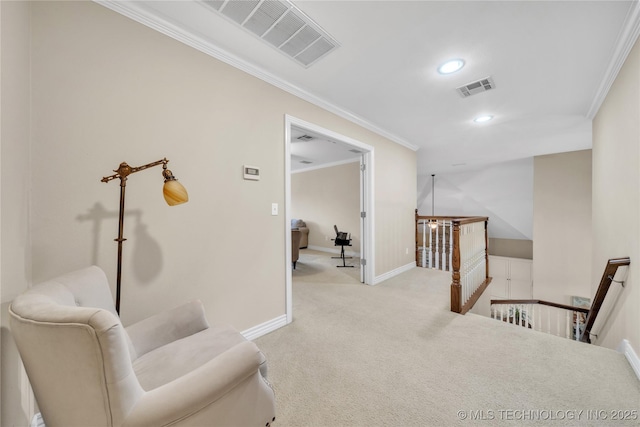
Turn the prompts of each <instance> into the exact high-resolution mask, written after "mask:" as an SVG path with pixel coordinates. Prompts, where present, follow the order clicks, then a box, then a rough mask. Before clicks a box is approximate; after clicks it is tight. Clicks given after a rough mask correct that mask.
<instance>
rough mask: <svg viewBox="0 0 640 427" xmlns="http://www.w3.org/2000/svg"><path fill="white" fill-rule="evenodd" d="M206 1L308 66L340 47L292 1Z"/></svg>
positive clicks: (213, 7) (217, 10)
mask: <svg viewBox="0 0 640 427" xmlns="http://www.w3.org/2000/svg"><path fill="white" fill-rule="evenodd" d="M204 4H206V5H207V6H209V7H211V8H212V9H214V10H215V11H216V12H218V13H219V14H221V15H222V16H224V17H225V18H227V19H230V20H231V21H233V22H235V23H236V24H238V25H240V26H241V27H242V28H244V29H245V30H247V31H249V32H251V33H252V34H254V35H256V36H258V37H260V38H261V39H262V40H264V41H266V42H267V43H269V44H270V45H272V46H273V47H275V48H276V49H278V50H279V51H280V52H282V53H284V54H285V55H287V56H288V57H290V58H292V59H294V60H295V61H296V62H297V63H298V64H300V65H302V66H304V67H309V66H311V65H312V64H313V63H315V62H316V61H318V60H319V59H320V58H322V57H323V56H325V55H326V54H328V53H329V52H331V51H332V50H334V49H335V48H337V47H339V44H338V42H337V41H336V40H334V39H333V37H331V36H330V35H329V34H328V33H327V32H326V31H324V30H323V29H322V28H320V26H319V25H318V24H316V23H315V22H313V21H312V20H311V18H309V17H308V16H307V15H305V14H304V12H302V11H301V10H300V9H298V8H297V7H296V6H294V5H293V4H292V3H291V2H289V1H288V0H284V1H281V0H219V1H217V0H204Z"/></svg>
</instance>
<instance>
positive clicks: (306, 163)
mask: <svg viewBox="0 0 640 427" xmlns="http://www.w3.org/2000/svg"><path fill="white" fill-rule="evenodd" d="M300 163H302V164H304V165H310V164H311V163H313V162H310V161H309V160H300Z"/></svg>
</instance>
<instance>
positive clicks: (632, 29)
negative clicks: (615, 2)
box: [587, 0, 640, 120]
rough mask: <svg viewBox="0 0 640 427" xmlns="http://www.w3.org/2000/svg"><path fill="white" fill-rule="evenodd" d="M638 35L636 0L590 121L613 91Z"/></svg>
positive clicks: (639, 6)
mask: <svg viewBox="0 0 640 427" xmlns="http://www.w3.org/2000/svg"><path fill="white" fill-rule="evenodd" d="M638 35H640V2H638V1H637V0H636V1H634V2H633V3H632V4H631V6H629V11H628V12H627V16H626V18H625V21H624V24H623V25H622V29H621V30H620V33H618V39H617V40H616V45H615V49H614V51H613V55H612V57H611V60H610V62H609V66H608V67H607V71H606V72H605V74H604V76H603V77H602V82H601V83H600V87H598V90H597V91H596V93H595V96H594V98H593V101H592V102H591V106H590V107H589V110H588V111H587V118H588V119H589V120H593V119H594V117H595V116H596V114H597V113H598V110H599V109H600V106H601V105H602V103H603V102H604V100H605V98H606V97H607V94H608V93H609V89H611V86H612V85H613V82H614V81H615V79H616V77H618V73H619V72H620V69H621V68H622V66H623V65H624V61H626V59H627V56H628V55H629V52H630V51H631V48H633V45H634V44H635V42H636V40H637V39H638Z"/></svg>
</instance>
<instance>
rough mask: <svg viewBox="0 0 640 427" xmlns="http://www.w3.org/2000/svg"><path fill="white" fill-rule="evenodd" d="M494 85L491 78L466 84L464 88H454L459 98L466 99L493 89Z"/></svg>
mask: <svg viewBox="0 0 640 427" xmlns="http://www.w3.org/2000/svg"><path fill="white" fill-rule="evenodd" d="M495 87H496V84H495V83H494V82H493V78H492V77H485V78H484V79H480V80H478V81H475V82H471V83H467V84H466V85H464V86H460V87H459V88H456V90H457V91H458V93H459V94H460V96H462V97H463V98H467V97H469V96H471V95H475V94H477V93H481V92H486V91H488V90H491V89H495Z"/></svg>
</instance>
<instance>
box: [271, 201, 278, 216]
mask: <svg viewBox="0 0 640 427" xmlns="http://www.w3.org/2000/svg"><path fill="white" fill-rule="evenodd" d="M271 215H278V204H277V203H271Z"/></svg>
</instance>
